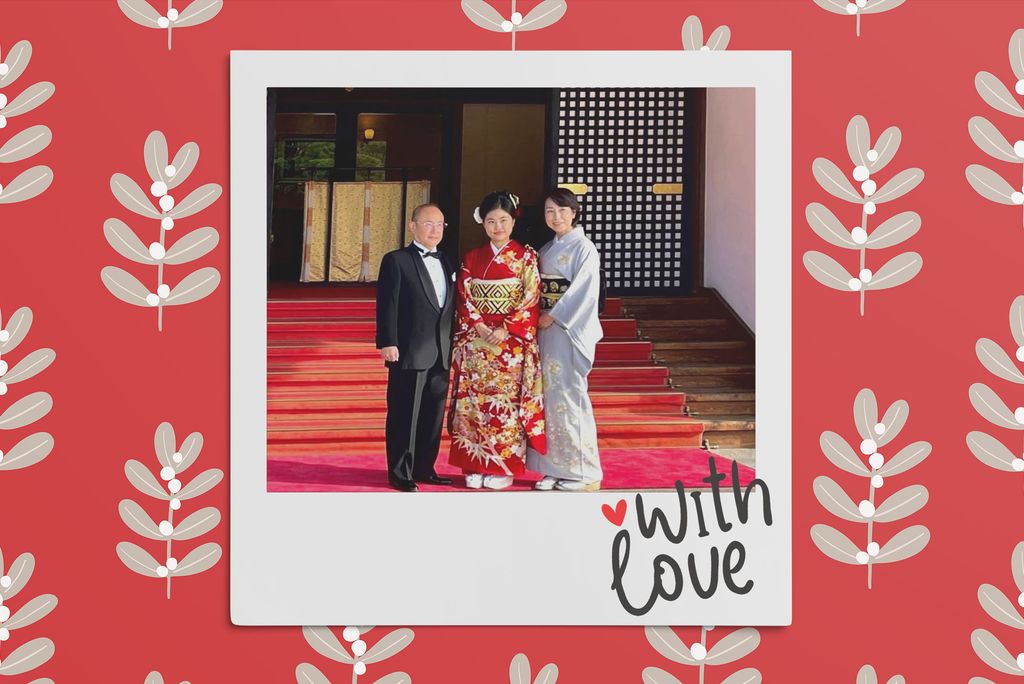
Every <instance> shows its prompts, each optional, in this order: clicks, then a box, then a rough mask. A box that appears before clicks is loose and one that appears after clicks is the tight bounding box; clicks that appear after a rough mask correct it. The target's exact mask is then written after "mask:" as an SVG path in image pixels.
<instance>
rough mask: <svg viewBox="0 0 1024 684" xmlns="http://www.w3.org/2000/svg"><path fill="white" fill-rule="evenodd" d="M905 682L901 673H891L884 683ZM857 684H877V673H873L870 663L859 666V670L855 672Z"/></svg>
mask: <svg viewBox="0 0 1024 684" xmlns="http://www.w3.org/2000/svg"><path fill="white" fill-rule="evenodd" d="M906 682H907V680H906V679H904V678H903V675H893V676H892V677H890V678H889V681H888V682H886V684H906ZM857 684H878V674H876V673H875V668H873V667H871V666H870V665H865V666H864V667H862V668H860V672H858V673H857Z"/></svg>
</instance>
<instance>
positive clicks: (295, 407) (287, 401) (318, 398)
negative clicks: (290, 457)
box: [267, 387, 686, 412]
mask: <svg viewBox="0 0 1024 684" xmlns="http://www.w3.org/2000/svg"><path fill="white" fill-rule="evenodd" d="M590 401H591V403H592V404H593V405H594V407H595V408H597V407H607V408H612V407H615V408H623V409H630V410H635V409H638V408H644V407H646V408H648V409H650V408H652V407H657V409H658V410H662V409H667V408H674V409H676V410H677V411H681V410H682V408H683V404H684V403H685V401H686V395H685V394H683V393H682V392H679V391H677V390H668V389H665V388H660V389H657V390H652V389H647V390H645V389H643V388H635V387H634V388H627V389H626V390H625V391H615V390H610V389H608V388H602V389H596V390H591V392H590ZM386 405H387V402H386V400H385V397H384V394H383V393H381V392H366V391H364V390H344V389H320V388H316V389H313V388H307V387H298V388H296V387H276V388H269V389H268V390H267V410H268V411H269V412H287V411H333V410H345V409H358V410H364V409H367V408H373V409H378V408H380V409H383V408H384V407H385V406H386Z"/></svg>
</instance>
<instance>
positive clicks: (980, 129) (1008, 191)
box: [967, 28, 1024, 207]
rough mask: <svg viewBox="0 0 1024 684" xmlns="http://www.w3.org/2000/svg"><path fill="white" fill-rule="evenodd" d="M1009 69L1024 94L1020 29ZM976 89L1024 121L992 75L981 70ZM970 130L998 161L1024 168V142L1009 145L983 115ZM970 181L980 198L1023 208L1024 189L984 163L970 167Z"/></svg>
mask: <svg viewBox="0 0 1024 684" xmlns="http://www.w3.org/2000/svg"><path fill="white" fill-rule="evenodd" d="M1009 52H1010V69H1011V70H1012V71H1013V75H1014V76H1015V77H1016V83H1015V85H1014V91H1015V92H1016V93H1017V95H1024V28H1021V29H1017V30H1016V31H1014V32H1013V35H1012V36H1010V49H1009ZM974 87H975V88H976V89H977V91H978V94H979V95H981V99H982V100H984V101H985V103H986V104H988V105H989V106H990V107H992V108H993V109H995V110H996V111H998V112H1002V113H1003V114H1009V115H1010V116H1015V117H1017V118H1019V119H1022V118H1024V107H1021V104H1020V102H1019V101H1018V98H1016V97H1014V96H1013V95H1012V94H1011V93H1010V90H1009V88H1007V87H1006V86H1005V85H1003V82H1002V81H1000V80H999V78H998V77H997V76H995V75H993V74H990V73H989V72H987V71H979V72H978V74H977V76H975V77H974ZM967 131H968V133H970V135H971V139H972V140H973V141H974V143H975V144H976V145H977V146H978V147H979V148H980V149H981V151H982V152H984V153H985V154H987V155H989V156H990V157H992V158H994V159H997V160H999V161H1003V162H1008V163H1010V164H1017V165H1020V166H1021V168H1022V169H1024V140H1018V141H1016V142H1014V143H1010V141H1009V140H1007V139H1006V137H1005V136H1004V135H1003V134H1002V133H1001V132H1000V131H999V129H998V128H996V126H995V124H993V123H992V122H991V121H989V120H988V119H986V118H985V117H983V116H972V117H971V120H970V121H968V122H967ZM967 182H968V183H970V184H971V187H972V188H974V189H975V191H977V193H978V194H979V195H981V196H982V197H984V198H985V199H987V200H990V201H992V202H996V203H997V204H1006V205H1009V206H1019V207H1020V206H1024V186H1022V187H1019V188H1014V187H1013V186H1012V185H1011V184H1010V183H1009V182H1008V181H1007V180H1006V179H1005V178H1003V177H1002V176H1001V175H999V174H998V173H996V172H995V171H993V170H992V169H990V168H988V167H987V166H982V165H981V164H971V165H970V166H968V167H967Z"/></svg>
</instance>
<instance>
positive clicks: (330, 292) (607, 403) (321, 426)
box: [267, 286, 727, 491]
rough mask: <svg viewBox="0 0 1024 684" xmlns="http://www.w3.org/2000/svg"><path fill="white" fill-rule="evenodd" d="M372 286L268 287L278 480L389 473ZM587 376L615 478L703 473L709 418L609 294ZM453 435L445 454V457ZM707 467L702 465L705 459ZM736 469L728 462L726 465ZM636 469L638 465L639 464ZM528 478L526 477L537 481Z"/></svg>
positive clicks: (318, 486)
mask: <svg viewBox="0 0 1024 684" xmlns="http://www.w3.org/2000/svg"><path fill="white" fill-rule="evenodd" d="M372 295H373V289H372V287H357V288H348V287H330V288H328V287H319V288H302V287H297V286H282V287H277V286H275V287H274V288H272V289H271V292H270V296H269V301H268V303H267V336H268V344H267V347H268V349H267V371H268V376H267V407H268V408H267V410H268V415H267V429H268V433H267V451H268V457H269V464H268V468H269V470H268V474H269V478H268V481H269V483H270V488H271V491H372V490H374V489H375V488H380V486H381V484H382V483H384V481H385V478H384V470H383V464H384V455H383V453H384V416H385V400H384V393H385V387H386V385H387V371H386V370H385V369H384V367H383V364H382V363H381V361H380V356H379V353H378V352H377V350H376V349H375V348H374V344H373V335H374V327H375V326H374V312H375V309H376V307H375V302H374V301H373V299H372ZM601 318H602V321H601V322H602V325H603V326H604V330H605V338H604V340H602V341H601V343H600V344H599V345H598V349H597V359H596V362H595V367H594V370H593V372H592V373H591V376H590V394H591V400H592V401H593V404H594V412H595V415H596V416H597V424H598V441H599V446H600V448H601V449H602V461H603V462H604V461H605V460H606V459H609V458H610V459H611V462H609V475H610V476H611V477H613V480H612V481H611V482H606V486H607V487H612V488H627V489H630V488H631V489H637V488H647V487H671V486H672V485H673V483H674V482H675V480H676V479H677V478H678V477H681V476H686V477H694V478H695V481H696V482H699V480H700V478H701V477H703V476H704V474H706V470H707V461H706V458H704V459H703V460H702V459H701V458H698V456H699V455H700V454H706V453H707V452H701V451H699V450H698V452H695V453H691V449H690V448H692V447H699V446H700V444H701V437H702V435H703V424H702V423H701V422H700V421H699V420H696V419H693V418H690V417H688V416H685V415H683V406H684V404H685V402H686V395H685V394H683V393H682V392H680V391H679V390H677V389H675V388H672V387H670V386H669V380H668V371H667V369H666V368H665V367H663V366H660V365H658V364H655V363H654V362H652V361H651V343H650V342H646V341H643V340H640V339H638V338H637V331H636V322H635V321H634V320H633V319H631V318H626V317H623V315H622V300H620V299H609V300H608V303H607V306H606V310H605V312H604V314H602V317H601ZM447 453H448V436H447V434H445V435H444V436H443V439H442V444H441V454H442V455H441V456H440V457H439V459H438V460H439V461H443V460H445V459H446V457H447ZM701 469H703V470H701ZM725 469H726V470H727V468H725ZM631 473H632V474H631ZM529 486H530V483H529V482H528V481H526V480H524V482H523V483H518V482H517V484H516V487H517V488H528V487H529Z"/></svg>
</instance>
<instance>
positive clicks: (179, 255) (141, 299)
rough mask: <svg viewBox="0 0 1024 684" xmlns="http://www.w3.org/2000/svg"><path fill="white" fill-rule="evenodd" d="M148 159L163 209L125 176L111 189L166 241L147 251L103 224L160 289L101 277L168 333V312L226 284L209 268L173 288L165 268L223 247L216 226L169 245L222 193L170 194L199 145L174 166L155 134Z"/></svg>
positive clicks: (109, 271)
mask: <svg viewBox="0 0 1024 684" xmlns="http://www.w3.org/2000/svg"><path fill="white" fill-rule="evenodd" d="M196 1H197V2H198V1H199V0H196ZM144 157H145V161H146V171H147V172H148V173H149V177H150V180H151V184H150V186H149V192H150V194H152V195H153V197H156V198H157V199H158V203H159V207H160V208H159V209H157V208H156V207H154V206H153V203H152V202H151V201H150V200H149V198H148V197H146V193H145V192H143V190H142V188H140V187H139V185H138V183H136V182H135V181H133V180H132V179H131V178H129V177H128V176H126V175H125V174H123V173H115V174H114V175H113V176H111V178H110V189H111V191H113V193H114V197H115V198H117V201H118V202H120V203H121V205H122V206H123V207H124V208H125V209H128V210H129V211H132V212H135V213H136V214H138V215H140V216H143V217H145V218H148V219H154V220H156V221H159V223H160V239H159V240H158V241H155V242H151V243H150V244H149V246H148V247H147V246H146V245H145V244H144V243H143V241H142V240H141V239H140V238H139V236H138V235H136V234H135V231H133V230H132V229H131V228H130V227H129V226H128V224H126V223H125V222H124V221H121V220H120V219H116V218H109V219H107V220H106V221H105V222H104V223H103V235H104V237H106V239H107V242H108V243H109V244H110V246H111V247H113V248H114V251H116V252H117V253H118V254H120V255H121V256H123V257H124V258H126V259H129V260H130V261H134V262H135V263H138V264H146V265H147V266H155V267H156V289H155V291H150V289H149V288H148V287H146V286H145V285H143V284H142V282H141V281H139V279H138V278H136V277H135V276H133V275H132V274H131V273H129V272H128V271H125V270H124V269H121V268H118V267H116V266H107V267H105V268H104V269H103V270H102V271H100V277H101V278H102V280H103V284H104V285H106V287H107V289H108V290H109V291H110V294H112V295H114V296H115V297H117V298H118V299H120V300H121V301H122V302H127V303H128V304H132V305H135V306H142V307H155V308H156V310H157V330H163V320H164V319H163V316H164V307H165V306H179V305H182V304H191V303H192V302H195V301H198V300H200V299H202V298H204V297H206V296H207V295H209V294H211V293H212V292H213V291H214V290H216V289H217V285H219V284H220V272H219V271H217V269H216V268H213V267H212V266H207V267H204V268H200V269H197V270H195V271H193V272H192V273H189V274H188V275H187V276H185V277H184V278H182V279H181V280H180V281H178V284H177V285H175V286H174V287H173V288H172V287H171V286H170V285H168V283H167V282H166V279H165V274H164V266H178V265H181V264H187V263H189V262H192V261H195V260H196V259H199V258H201V257H203V256H206V255H207V254H209V253H210V252H211V251H212V250H213V248H214V247H216V246H217V243H218V242H219V240H220V237H219V235H218V234H217V231H216V229H214V228H211V227H210V226H205V227H203V228H197V229H195V230H193V231H191V232H190V233H186V234H185V235H183V236H182V237H181V238H179V239H178V240H177V241H176V242H175V243H174V244H173V245H171V246H169V247H168V246H167V244H166V239H167V233H168V231H170V230H172V229H174V228H175V227H176V223H177V221H179V220H180V219H183V218H186V217H188V216H192V215H193V214H196V213H198V212H200V211H202V210H203V209H205V208H207V207H208V206H210V205H211V204H213V203H214V202H215V201H217V198H219V197H220V194H221V187H220V186H219V185H217V184H216V183H206V184H205V185H201V186H199V187H198V188H196V189H195V190H193V191H192V192H190V193H189V194H187V195H186V196H185V199H183V200H181V201H180V202H179V201H176V200H175V198H174V197H173V196H172V195H171V194H169V193H170V191H171V190H173V189H174V188H176V187H177V186H178V185H180V184H181V183H183V182H184V181H185V179H187V178H188V177H189V175H190V174H191V173H192V171H193V170H195V167H196V163H197V162H198V161H199V146H198V145H197V144H195V143H194V142H188V143H185V144H184V145H182V146H181V149H179V150H178V152H177V154H175V155H174V160H173V161H170V162H169V161H168V159H169V155H168V151H167V139H166V138H164V134H163V133H161V132H160V131H153V132H152V133H150V134H149V136H148V137H147V138H146V145H145V151H144Z"/></svg>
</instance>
